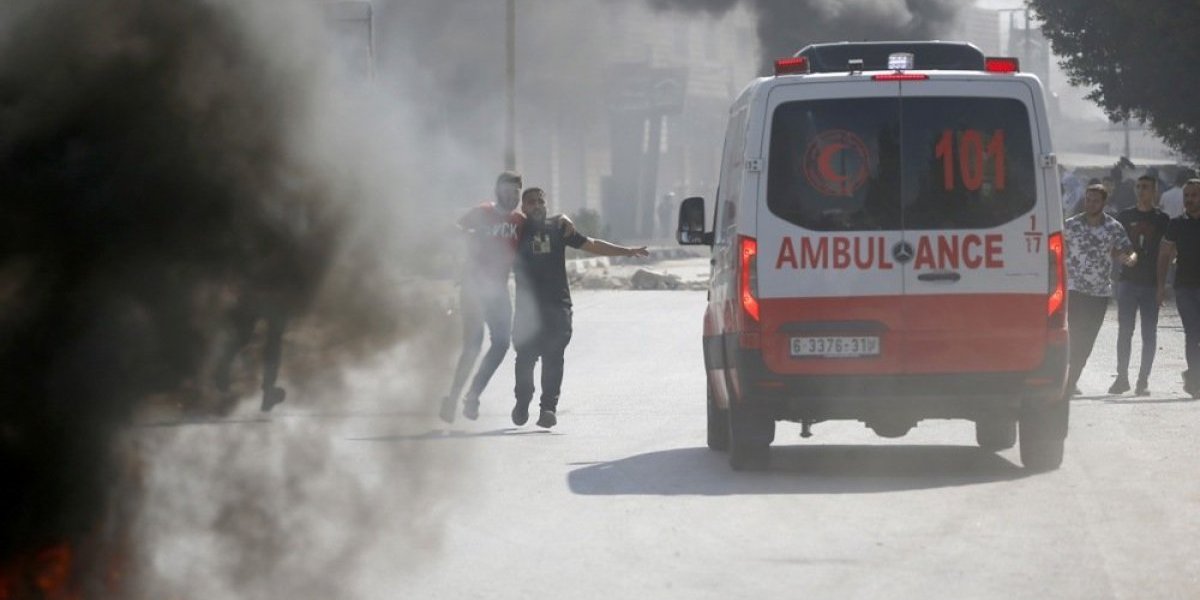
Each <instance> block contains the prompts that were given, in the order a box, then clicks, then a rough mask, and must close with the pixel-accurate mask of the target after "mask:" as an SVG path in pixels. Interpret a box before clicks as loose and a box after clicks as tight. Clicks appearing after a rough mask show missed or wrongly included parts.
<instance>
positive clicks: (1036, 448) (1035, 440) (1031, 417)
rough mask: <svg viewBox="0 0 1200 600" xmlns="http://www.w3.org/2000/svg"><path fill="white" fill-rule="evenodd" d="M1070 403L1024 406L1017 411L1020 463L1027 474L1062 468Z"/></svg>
mask: <svg viewBox="0 0 1200 600" xmlns="http://www.w3.org/2000/svg"><path fill="white" fill-rule="evenodd" d="M1069 418H1070V404H1069V403H1067V402H1065V401H1059V402H1053V403H1051V404H1049V405H1040V406H1039V405H1026V406H1025V407H1024V408H1023V409H1022V411H1021V421H1020V431H1021V464H1022V465H1025V468H1026V469H1029V470H1030V471H1053V470H1054V469H1057V468H1058V467H1059V466H1061V465H1062V461H1063V445H1064V442H1065V440H1066V437H1067V423H1068V420H1069Z"/></svg>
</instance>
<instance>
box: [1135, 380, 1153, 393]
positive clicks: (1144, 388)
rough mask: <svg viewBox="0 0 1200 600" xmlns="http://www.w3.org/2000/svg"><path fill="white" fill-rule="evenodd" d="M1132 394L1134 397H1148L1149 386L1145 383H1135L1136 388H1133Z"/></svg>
mask: <svg viewBox="0 0 1200 600" xmlns="http://www.w3.org/2000/svg"><path fill="white" fill-rule="evenodd" d="M1133 394H1134V395H1135V396H1149V395H1150V384H1149V383H1147V382H1145V381H1139V382H1137V387H1136V388H1134V390H1133Z"/></svg>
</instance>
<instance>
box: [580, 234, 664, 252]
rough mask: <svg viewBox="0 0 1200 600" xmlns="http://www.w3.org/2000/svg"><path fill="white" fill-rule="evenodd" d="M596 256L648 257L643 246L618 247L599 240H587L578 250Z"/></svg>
mask: <svg viewBox="0 0 1200 600" xmlns="http://www.w3.org/2000/svg"><path fill="white" fill-rule="evenodd" d="M579 249H580V250H583V251H584V252H588V253H591V254H595V255H597V256H650V253H649V252H647V251H646V247H645V246H638V247H637V248H634V247H632V246H620V245H617V244H614V243H612V242H608V241H605V240H601V239H594V238H593V239H589V240H588V241H586V242H584V244H583V246H581V247H580V248H579Z"/></svg>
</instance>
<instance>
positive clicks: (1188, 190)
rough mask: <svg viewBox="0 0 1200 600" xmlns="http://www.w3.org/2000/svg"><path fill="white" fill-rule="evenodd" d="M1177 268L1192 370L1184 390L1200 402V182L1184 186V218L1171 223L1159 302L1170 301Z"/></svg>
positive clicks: (1161, 261)
mask: <svg viewBox="0 0 1200 600" xmlns="http://www.w3.org/2000/svg"><path fill="white" fill-rule="evenodd" d="M1172 260H1175V261H1177V264H1176V265H1175V307H1176V308H1178V309H1179V318H1180V320H1182V321H1183V337H1184V351H1185V355H1186V356H1187V365H1188V368H1187V370H1186V371H1184V372H1183V389H1184V390H1185V391H1186V392H1187V393H1189V394H1191V396H1192V398H1200V179H1190V180H1188V182H1187V183H1185V184H1184V185H1183V215H1181V216H1179V217H1176V218H1174V219H1171V222H1170V223H1169V224H1168V225H1167V231H1166V233H1165V234H1163V239H1162V247H1161V248H1160V250H1159V253H1158V302H1159V304H1162V302H1163V300H1164V299H1165V298H1166V284H1167V270H1168V268H1169V267H1170V265H1171V261H1172Z"/></svg>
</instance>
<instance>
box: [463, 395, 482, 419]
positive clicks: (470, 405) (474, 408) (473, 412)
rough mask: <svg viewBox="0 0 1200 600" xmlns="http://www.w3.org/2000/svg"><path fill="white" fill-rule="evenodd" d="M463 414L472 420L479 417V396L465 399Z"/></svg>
mask: <svg viewBox="0 0 1200 600" xmlns="http://www.w3.org/2000/svg"><path fill="white" fill-rule="evenodd" d="M463 416H464V417H466V418H468V419H470V420H472V421H474V420H475V419H478V418H479V398H467V399H465V400H463Z"/></svg>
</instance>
